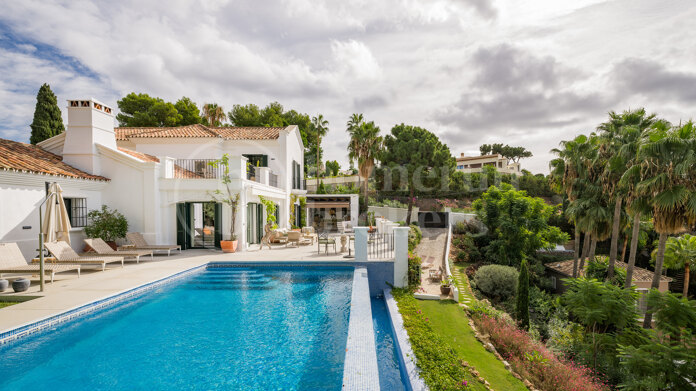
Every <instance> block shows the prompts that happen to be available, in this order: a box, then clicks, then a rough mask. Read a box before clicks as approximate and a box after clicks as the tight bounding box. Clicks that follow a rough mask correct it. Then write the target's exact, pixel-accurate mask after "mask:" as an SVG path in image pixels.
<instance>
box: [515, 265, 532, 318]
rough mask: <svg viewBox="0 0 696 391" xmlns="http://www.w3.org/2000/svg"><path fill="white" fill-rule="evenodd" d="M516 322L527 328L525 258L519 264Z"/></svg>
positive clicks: (527, 275)
mask: <svg viewBox="0 0 696 391" xmlns="http://www.w3.org/2000/svg"><path fill="white" fill-rule="evenodd" d="M515 312H516V317H517V323H518V324H519V325H520V327H522V328H523V329H525V330H527V329H529V270H527V260H526V259H523V260H522V264H521V265H520V275H519V280H518V282H517V308H516V311H515Z"/></svg>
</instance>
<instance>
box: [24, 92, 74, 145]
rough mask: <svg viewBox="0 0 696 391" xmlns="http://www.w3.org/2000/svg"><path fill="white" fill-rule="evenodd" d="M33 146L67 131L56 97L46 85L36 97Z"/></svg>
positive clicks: (32, 133)
mask: <svg viewBox="0 0 696 391" xmlns="http://www.w3.org/2000/svg"><path fill="white" fill-rule="evenodd" d="M30 126H31V137H30V139H29V141H30V142H31V143H32V144H37V143H40V142H42V141H44V140H47V139H49V138H51V137H53V136H57V135H59V134H61V133H63V132H64V131H65V127H64V126H63V117H62V116H61V114H60V108H58V100H57V99H56V95H55V94H54V93H53V91H51V87H50V86H49V85H48V84H46V83H44V84H43V85H42V86H41V88H39V93H38V94H37V95H36V108H35V109H34V121H33V122H32V123H31V125H30Z"/></svg>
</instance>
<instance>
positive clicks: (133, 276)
mask: <svg viewBox="0 0 696 391" xmlns="http://www.w3.org/2000/svg"><path fill="white" fill-rule="evenodd" d="M339 249H340V246H339ZM322 250H324V248H323V247H322ZM344 255H346V254H341V253H338V254H334V253H333V251H332V249H330V250H329V255H326V253H325V252H324V251H322V252H321V253H318V251H317V245H316V244H315V245H314V246H300V247H285V246H284V245H275V246H273V248H271V249H268V248H267V247H266V248H264V249H263V250H259V249H258V245H253V246H252V247H251V248H250V249H249V250H248V251H246V252H238V253H234V254H225V253H222V252H221V251H216V250H187V251H183V252H182V253H181V254H178V253H176V254H173V255H172V256H170V257H168V256H166V255H155V258H154V260H152V261H149V260H141V261H140V263H139V264H136V263H135V262H129V261H127V262H126V266H125V267H124V268H121V265H120V264H119V265H118V266H116V265H115V264H110V265H108V266H107V269H106V271H101V268H99V269H93V268H91V267H90V266H83V268H82V275H81V276H80V278H78V277H77V273H58V274H56V278H55V281H54V282H53V283H49V282H48V281H47V283H46V289H45V291H44V292H39V281H38V276H32V277H31V283H32V285H31V287H30V288H29V290H28V291H26V292H21V293H14V292H12V288H10V289H9V290H6V291H5V292H4V293H0V297H3V298H9V299H10V300H11V298H12V296H32V297H37V298H35V299H32V300H29V301H25V302H22V303H19V304H14V305H11V306H9V307H5V308H1V309H0V332H2V331H5V330H8V329H13V328H15V327H18V326H21V325H24V324H27V323H31V322H34V321H37V320H40V319H43V318H45V317H48V316H51V315H55V314H58V313H61V312H64V311H67V310H69V309H72V308H75V307H79V306H81V305H84V304H87V303H90V302H92V301H95V300H99V299H102V298H105V297H108V296H111V295H114V294H116V293H119V292H122V291H125V290H129V289H132V288H135V287H137V286H140V285H143V284H146V283H148V282H151V281H155V280H158V279H161V278H164V277H167V276H170V275H173V274H176V273H179V272H181V271H184V270H187V269H191V268H193V267H196V266H200V265H203V264H206V263H208V262H213V261H235V262H244V261H256V262H259V261H268V262H272V261H336V262H346V261H351V260H350V259H345V258H343V256H344ZM147 258H148V257H146V259H147ZM17 277H28V276H26V275H22V276H19V275H17V276H13V275H11V274H6V275H3V278H6V279H8V280H14V279H15V278H17Z"/></svg>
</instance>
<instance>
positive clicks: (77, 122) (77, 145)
mask: <svg viewBox="0 0 696 391" xmlns="http://www.w3.org/2000/svg"><path fill="white" fill-rule="evenodd" d="M97 144H101V145H103V146H105V147H108V148H112V149H116V134H115V133H114V115H113V114H112V110H111V107H108V106H106V105H104V104H103V103H101V102H99V101H97V100H95V99H94V98H92V99H89V100H69V101H68V129H67V130H66V132H65V143H64V144H63V161H64V162H65V163H67V164H69V165H71V166H73V167H76V168H79V169H80V170H82V171H85V172H88V173H90V174H94V175H100V174H101V169H100V165H99V157H98V154H99V152H98V151H97Z"/></svg>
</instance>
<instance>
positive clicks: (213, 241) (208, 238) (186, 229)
mask: <svg viewBox="0 0 696 391" xmlns="http://www.w3.org/2000/svg"><path fill="white" fill-rule="evenodd" d="M221 211H222V204H218V203H215V202H182V203H180V204H177V206H176V214H177V219H176V223H177V244H179V245H181V248H182V249H184V250H185V249H189V248H215V247H220V238H221V235H220V234H221V232H220V223H221V220H222V219H221V215H222V212H221Z"/></svg>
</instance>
